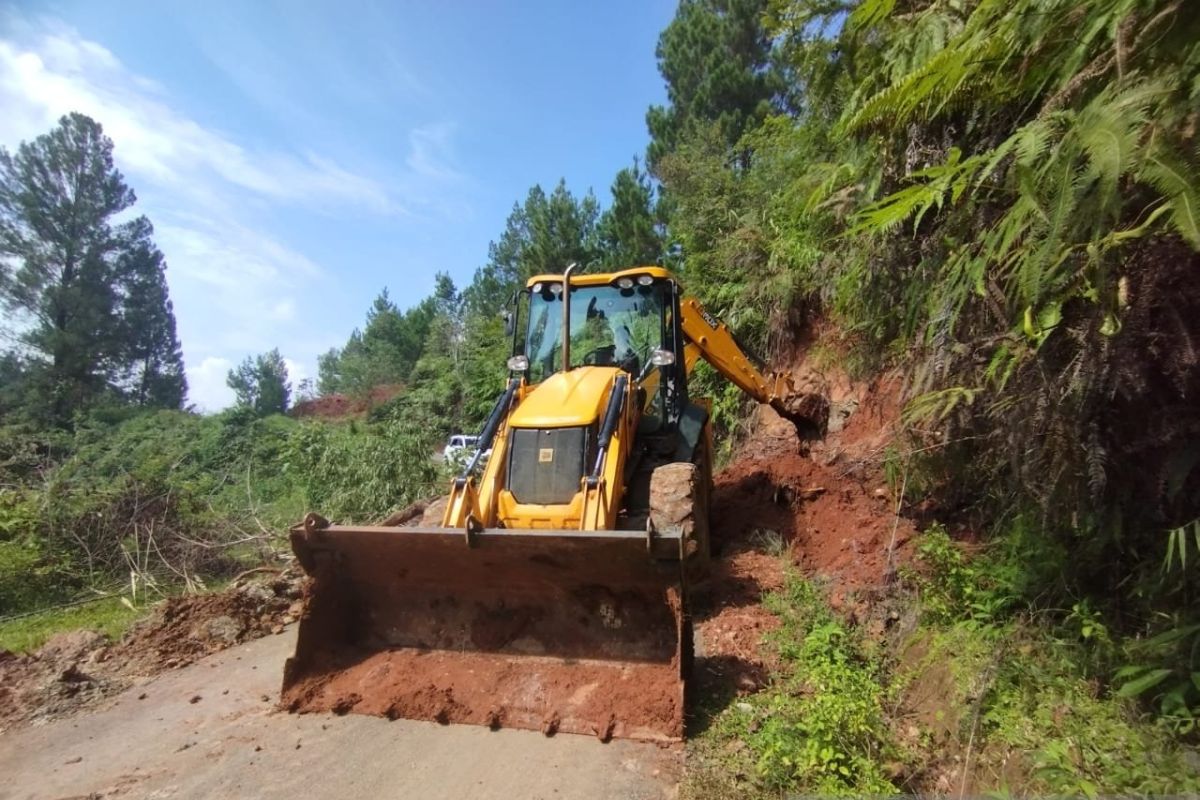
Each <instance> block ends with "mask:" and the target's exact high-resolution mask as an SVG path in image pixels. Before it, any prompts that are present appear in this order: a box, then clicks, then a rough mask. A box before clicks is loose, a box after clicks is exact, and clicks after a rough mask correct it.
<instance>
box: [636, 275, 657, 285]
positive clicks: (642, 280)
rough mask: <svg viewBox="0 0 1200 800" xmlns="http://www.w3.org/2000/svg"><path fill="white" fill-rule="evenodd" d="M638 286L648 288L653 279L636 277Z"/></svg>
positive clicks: (641, 276) (644, 276) (646, 276)
mask: <svg viewBox="0 0 1200 800" xmlns="http://www.w3.org/2000/svg"><path fill="white" fill-rule="evenodd" d="M637 281H638V286H649V285H650V284H652V283H654V278H653V276H651V275H638V279H637Z"/></svg>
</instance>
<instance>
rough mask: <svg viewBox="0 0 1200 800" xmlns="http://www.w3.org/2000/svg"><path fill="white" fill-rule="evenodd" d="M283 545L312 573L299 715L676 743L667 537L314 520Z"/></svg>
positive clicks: (677, 693)
mask: <svg viewBox="0 0 1200 800" xmlns="http://www.w3.org/2000/svg"><path fill="white" fill-rule="evenodd" d="M322 522H323V521H322ZM292 547H293V549H294V550H295V552H296V555H297V557H298V558H299V561H300V563H301V564H302V565H303V567H304V569H305V570H306V571H307V572H308V574H309V575H310V576H311V577H312V579H313V580H312V582H311V584H310V586H309V589H308V594H307V602H306V608H305V611H304V614H303V616H302V618H301V621H300V631H299V638H298V641H297V645H296V654H295V656H294V657H292V658H291V659H289V660H288V663H287V666H286V668H285V671H284V681H283V703H284V704H285V705H286V706H287V707H288V708H289V709H291V710H293V711H333V712H335V713H346V712H349V711H353V712H355V713H364V714H377V715H382V716H387V717H390V718H392V719H395V718H400V717H404V718H410V719H427V720H436V721H438V722H442V723H473V724H478V725H488V726H490V727H501V726H507V727H516V728H529V729H534V730H542V731H544V732H546V733H554V732H556V731H562V732H568V733H585V734H592V735H596V736H599V737H600V738H601V739H608V738H609V737H619V738H632V739H646V740H655V741H676V740H679V739H681V738H682V735H683V676H682V670H683V667H684V663H685V658H686V654H685V652H684V649H685V644H686V643H688V639H689V637H687V636H686V635H685V634H686V632H685V628H684V626H685V616H684V602H683V601H684V597H683V591H684V588H683V586H682V584H681V570H680V561H679V542H678V540H677V539H672V538H670V537H665V536H664V537H654V538H652V539H648V537H647V535H646V534H645V533H638V532H635V531H561V530H558V531H528V530H509V529H496V530H483V531H478V532H474V533H471V534H470V535H469V536H468V534H467V533H466V532H464V531H462V530H454V529H447V528H426V527H418V528H401V527H350V526H332V525H331V526H327V527H323V528H319V529H318V528H316V527H314V526H312V525H310V526H309V529H308V530H307V531H306V530H305V529H304V528H302V527H301V528H296V529H294V530H293V531H292ZM656 556H666V558H662V557H656ZM671 556H673V558H672V557H671Z"/></svg>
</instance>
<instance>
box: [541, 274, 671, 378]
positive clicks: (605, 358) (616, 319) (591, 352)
mask: <svg viewBox="0 0 1200 800" xmlns="http://www.w3.org/2000/svg"><path fill="white" fill-rule="evenodd" d="M662 298H663V285H662V284H658V285H654V284H652V285H650V286H634V287H632V288H629V289H620V288H618V287H616V286H612V285H608V286H572V287H571V366H573V367H575V366H580V365H581V364H600V365H606V366H618V367H621V368H622V369H625V370H627V371H628V372H631V373H633V374H634V375H637V374H638V373H639V372H640V371H641V369H642V367H643V366H644V365H645V364H646V363H647V362H648V361H649V358H650V353H651V351H653V350H654V349H655V348H658V347H661V346H662V325H663V299H662ZM562 308H563V303H562V295H561V294H554V293H552V292H551V291H550V287H549V285H548V286H546V287H544V288H543V289H542V291H540V292H534V291H531V292H530V293H529V327H528V332H527V334H526V339H525V354H526V355H527V356H528V357H529V380H530V381H531V382H533V383H537V382H538V381H541V380H543V379H544V378H546V377H547V376H549V375H552V374H554V373H555V372H558V371H559V370H560V369H562Z"/></svg>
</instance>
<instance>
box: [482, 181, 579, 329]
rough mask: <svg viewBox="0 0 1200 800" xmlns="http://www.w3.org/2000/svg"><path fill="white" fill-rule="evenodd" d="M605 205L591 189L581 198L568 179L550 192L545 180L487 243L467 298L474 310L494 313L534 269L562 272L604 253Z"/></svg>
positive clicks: (534, 271)
mask: <svg viewBox="0 0 1200 800" xmlns="http://www.w3.org/2000/svg"><path fill="white" fill-rule="evenodd" d="M599 216H600V205H599V203H597V202H596V198H595V196H594V195H592V193H591V192H588V193H587V194H586V195H584V196H583V197H582V198H576V197H575V195H573V194H572V193H571V192H570V190H569V189H567V185H566V182H565V181H559V183H558V186H556V187H555V188H554V191H553V192H551V193H550V195H549V196H547V195H546V193H545V191H544V190H543V189H542V187H541V186H534V187H533V188H532V189H530V190H529V195H528V197H526V199H525V203H524V204H523V205H522V204H517V205H514V206H513V210H512V213H511V214H509V216H508V220H507V222H506V224H505V228H504V233H503V234H501V236H500V238H499V240H497V241H494V242H492V243H491V244H489V245H488V263H487V264H486V265H484V266H483V267H482V268H480V269H479V270H478V271H477V272H476V274H475V279H474V281H472V283H471V286H470V287H469V288H468V290H467V291H466V292H465V293H464V300H465V302H466V304H467V306H468V308H469V312H470V313H471V314H472V315H480V314H482V315H492V316H494V315H495V314H496V313H497V311H499V310H500V308H501V307H502V306H503V305H504V304H505V303H506V302H507V301H508V299H509V297H511V296H512V293H513V292H514V291H516V290H517V289H519V288H520V287H521V286H522V285H523V284H524V282H525V280H526V279H528V278H529V277H531V276H533V275H539V274H543V273H546V274H554V273H561V272H562V271H563V270H564V269H566V268H567V266H568V265H570V264H572V263H577V264H579V265H581V266H584V267H586V266H589V265H591V264H593V263H595V262H597V261H598V260H599V259H600V248H599V242H598V239H597V229H596V226H597V221H598V219H599Z"/></svg>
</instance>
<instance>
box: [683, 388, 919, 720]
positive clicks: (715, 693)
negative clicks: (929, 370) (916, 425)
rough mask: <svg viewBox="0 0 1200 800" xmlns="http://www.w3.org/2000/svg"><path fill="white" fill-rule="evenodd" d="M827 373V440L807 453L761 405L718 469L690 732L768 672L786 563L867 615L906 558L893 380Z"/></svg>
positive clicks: (700, 596)
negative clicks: (890, 456) (894, 480)
mask: <svg viewBox="0 0 1200 800" xmlns="http://www.w3.org/2000/svg"><path fill="white" fill-rule="evenodd" d="M798 371H799V372H800V373H801V374H803V365H800V368H799V370H798ZM826 380H827V381H828V385H830V388H831V397H830V400H831V403H830V419H829V433H828V434H827V435H826V437H825V439H824V440H822V441H819V442H814V443H812V444H811V445H810V447H809V449H808V452H807V453H805V452H803V448H802V447H800V446H799V445H798V443H797V441H796V434H795V430H794V429H793V427H792V425H791V423H789V422H787V421H786V420H784V419H781V418H780V417H779V416H778V415H777V414H775V413H774V412H773V411H772V410H770V409H760V410H759V411H758V412H757V413H756V416H755V418H754V420H753V421H752V431H753V433H752V434H751V435H750V437H749V438H748V439H747V440H746V441H744V442H743V443H742V444H741V446H740V447H739V450H738V454H737V456H736V457H735V458H734V460H733V461H732V462H731V463H730V464H729V465H728V466H727V467H726V468H725V469H724V470H723V471H721V472H720V473H719V474H718V475H717V476H716V477H715V479H714V483H715V486H714V492H713V501H712V540H713V547H714V550H715V553H716V555H717V556H718V557H717V558H715V559H714V561H713V570H712V575H711V578H710V581H709V583H708V585H707V586H705V587H703V588H702V589H701V590H700V591H698V592H697V593H696V606H695V609H694V616H693V623H694V625H695V629H696V642H697V662H696V663H697V669H696V671H695V673H694V677H695V679H696V682H697V687H696V688H697V689H698V691H697V696H698V697H699V698H701V702H700V703H698V704H696V705H695V707H694V708H693V709H692V717H691V720H690V725H691V728H692V731H693V732H696V731H698V730H702V729H703V728H704V727H705V726H706V724H707V719H708V714H709V711H710V710H711V709H720V708H723V707H724V706H725V705H727V704H728V702H729V701H730V699H731V698H733V697H735V696H737V695H742V694H748V693H751V692H754V691H757V690H758V689H759V688H761V687H762V686H764V685H765V684H766V683H767V681H768V680H769V676H770V674H771V672H772V669H773V667H774V666H775V663H774V659H775V655H774V652H773V649H772V648H770V647H767V646H765V644H764V637H765V636H766V635H767V634H768V633H770V632H771V631H773V630H776V629H777V628H778V627H779V621H778V618H777V617H775V616H774V615H773V614H771V613H770V612H769V611H767V610H766V608H764V607H763V605H762V597H763V595H764V594H765V593H767V592H770V591H772V590H775V589H778V588H780V587H781V586H783V583H784V577H785V576H784V572H785V568H786V565H787V564H788V563H789V562H790V563H791V564H792V565H794V566H795V567H796V568H797V569H798V570H799V571H800V572H801V573H802V574H804V575H806V576H808V577H810V578H813V579H815V580H817V581H819V582H821V583H823V584H825V585H826V586H827V587H828V588H829V590H830V600H831V603H832V605H833V606H834V608H835V609H837V610H840V611H842V612H843V613H846V614H847V615H848V616H851V617H858V618H860V619H867V618H868V617H874V616H876V615H875V614H873V607H874V605H875V602H874V601H875V598H876V597H877V596H878V595H879V594H880V593H881V590H882V589H883V588H884V587H886V586H887V585H888V583H889V582H890V580H891V578H892V577H893V575H894V571H895V568H896V566H897V565H898V564H900V563H902V562H903V561H904V560H905V558H906V557H907V549H906V545H907V543H908V541H909V540H910V538H911V537H912V535H913V526H912V523H911V522H910V521H909V520H908V519H906V518H904V517H899V516H897V514H896V504H895V498H894V497H893V495H892V493H891V491H890V490H889V489H888V487H887V483H886V481H885V480H884V476H883V469H882V453H883V451H884V448H885V447H886V446H887V445H888V444H889V443H890V442H891V441H892V438H893V436H894V431H895V424H896V419H897V416H898V413H899V382H898V381H895V380H880V381H877V382H874V383H872V384H856V383H853V382H851V381H849V380H848V379H847V378H845V377H844V376H836V377H835V378H834V379H833V380H828V378H826ZM782 556H786V558H785V557H782Z"/></svg>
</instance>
